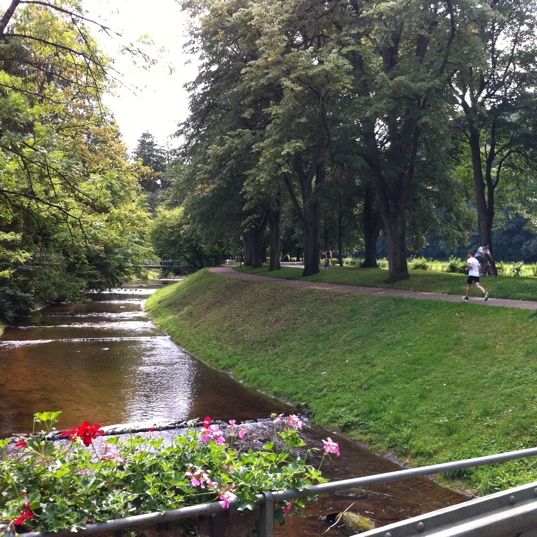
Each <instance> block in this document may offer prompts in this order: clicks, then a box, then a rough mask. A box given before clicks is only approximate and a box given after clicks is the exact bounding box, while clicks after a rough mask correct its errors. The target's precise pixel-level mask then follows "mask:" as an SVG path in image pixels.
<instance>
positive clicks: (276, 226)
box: [267, 207, 282, 271]
mask: <svg viewBox="0 0 537 537" xmlns="http://www.w3.org/2000/svg"><path fill="white" fill-rule="evenodd" d="M281 215H282V212H281V209H280V207H278V208H277V209H274V210H272V209H269V211H268V212H267V217H268V226H269V236H270V239H269V240H270V260H269V271H272V270H280V268H281V266H280V257H281V235H280V233H281V231H280V228H281V220H282V217H281Z"/></svg>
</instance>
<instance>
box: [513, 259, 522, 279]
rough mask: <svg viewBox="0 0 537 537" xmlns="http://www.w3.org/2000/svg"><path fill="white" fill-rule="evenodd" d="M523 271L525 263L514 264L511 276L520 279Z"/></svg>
mask: <svg viewBox="0 0 537 537" xmlns="http://www.w3.org/2000/svg"><path fill="white" fill-rule="evenodd" d="M523 269H524V263H523V262H522V261H518V262H517V263H513V266H512V268H511V274H512V275H513V276H514V277H515V278H520V277H521V276H522V272H523Z"/></svg>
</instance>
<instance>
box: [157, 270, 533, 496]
mask: <svg viewBox="0 0 537 537" xmlns="http://www.w3.org/2000/svg"><path fill="white" fill-rule="evenodd" d="M366 272H367V271H366ZM367 273H368V274H370V275H371V279H370V280H369V281H370V284H371V285H372V284H373V282H377V281H378V280H377V279H376V278H378V272H375V271H370V272H367ZM338 274H342V275H346V274H347V272H345V271H342V272H340V273H338V272H337V271H333V272H331V273H330V272H327V273H326V276H325V275H324V273H323V274H322V277H323V278H327V279H328V280H324V281H332V278H337V277H338V276H337V275H338ZM351 274H352V273H351ZM426 276H429V275H428V274H425V275H424V280H423V281H427V278H426ZM447 278H451V276H447ZM456 278H457V277H456V276H453V279H456ZM460 279H461V277H460V276H459V280H460ZM517 281H518V280H517ZM346 282H348V280H346ZM361 283H362V282H361ZM147 309H148V310H149V311H150V313H151V314H152V315H153V316H154V317H155V319H156V321H157V323H158V324H159V325H160V326H161V327H162V328H163V329H164V330H166V331H167V332H168V333H169V334H171V336H172V337H173V338H174V340H175V341H176V342H178V343H179V344H180V345H182V346H183V347H185V348H186V349H188V350H189V351H191V352H193V353H194V354H195V355H197V356H198V357H199V358H201V359H202V360H204V361H206V362H207V363H209V364H211V365H213V366H215V367H217V368H219V369H221V370H225V371H229V372H231V373H233V375H235V376H236V377H237V378H239V379H241V380H243V381H244V382H246V383H247V384H248V385H250V386H252V387H254V388H257V389H259V390H262V391H264V392H267V393H271V394H273V395H275V396H277V397H279V398H281V399H285V400H288V401H291V402H293V403H296V404H302V405H304V406H305V407H306V408H307V409H309V411H310V412H311V415H312V418H313V420H314V422H315V423H317V424H320V425H324V426H327V427H330V428H337V429H339V430H341V431H344V432H345V433H346V434H348V435H349V436H351V437H353V438H356V439H359V440H361V441H364V442H367V443H368V444H370V445H371V446H372V447H373V448H374V449H375V450H377V451H379V452H392V453H395V454H397V455H398V456H400V457H403V458H406V459H408V460H409V461H411V462H412V464H425V463H436V462H443V461H448V460H453V459H459V458H466V457H474V456H479V455H483V454H490V453H495V452H500V451H505V450H512V449H519V448H522V447H529V446H534V445H535V443H536V440H537V405H536V402H537V338H536V337H535V334H536V329H537V316H536V315H535V314H534V313H533V312H528V311H527V310H514V309H512V310H511V309H504V308H469V307H468V305H467V304H463V303H462V302H461V304H453V303H448V302H434V301H423V300H414V299H402V298H378V297H373V296H367V295H365V296H362V295H361V296H346V295H339V294H327V293H326V292H323V291H320V290H304V289H295V288H291V287H286V286H279V285H278V284H272V283H258V282H249V281H239V280H232V279H226V278H225V277H222V276H218V275H214V274H210V273H208V272H206V271H202V272H199V273H197V274H195V275H193V276H191V277H189V278H187V279H186V280H185V281H184V282H182V283H179V284H176V285H173V286H170V287H167V288H165V289H163V290H160V291H159V292H158V293H156V294H155V295H153V297H151V298H150V300H149V301H148V303H147ZM230 417H231V416H230ZM452 477H457V478H459V477H464V478H465V479H466V481H465V486H471V487H473V488H474V489H475V490H478V491H481V492H484V491H492V490H497V489H502V488H505V487H507V486H509V485H513V484H518V483H523V482H528V481H529V480H531V479H537V461H535V463H533V462H531V461H530V462H528V461H522V462H517V463H509V464H503V465H498V466H492V467H489V468H481V469H476V470H468V471H467V472H464V473H460V474H458V475H457V476H452Z"/></svg>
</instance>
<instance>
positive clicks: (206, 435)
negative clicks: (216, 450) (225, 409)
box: [201, 425, 226, 444]
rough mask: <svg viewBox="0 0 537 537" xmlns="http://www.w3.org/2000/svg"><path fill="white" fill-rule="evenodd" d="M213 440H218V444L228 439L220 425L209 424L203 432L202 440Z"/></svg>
mask: <svg viewBox="0 0 537 537" xmlns="http://www.w3.org/2000/svg"><path fill="white" fill-rule="evenodd" d="M211 440H212V441H214V442H216V443H217V444H223V443H224V442H225V441H226V439H225V437H224V433H223V432H222V431H221V430H220V428H219V427H218V425H209V426H207V428H206V429H205V430H204V431H203V433H202V434H201V441H202V442H205V443H207V442H210V441H211Z"/></svg>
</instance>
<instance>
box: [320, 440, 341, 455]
mask: <svg viewBox="0 0 537 537" xmlns="http://www.w3.org/2000/svg"><path fill="white" fill-rule="evenodd" d="M323 449H324V452H325V453H333V454H334V455H335V456H336V457H339V455H340V453H339V444H338V443H337V442H334V441H333V440H332V439H331V438H330V437H328V438H327V439H326V440H323Z"/></svg>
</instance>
